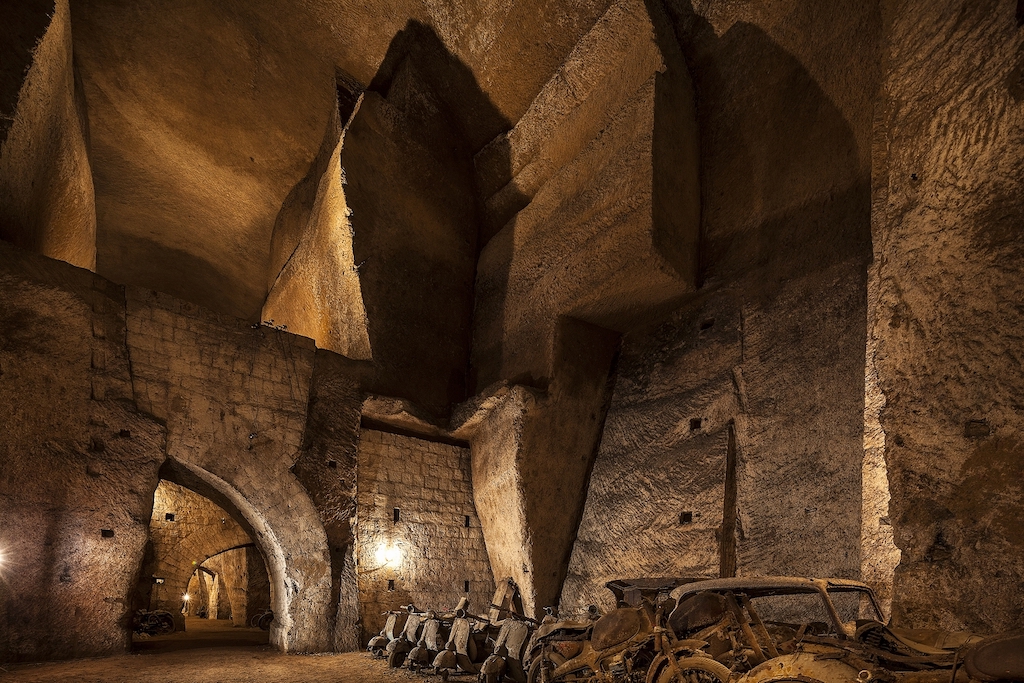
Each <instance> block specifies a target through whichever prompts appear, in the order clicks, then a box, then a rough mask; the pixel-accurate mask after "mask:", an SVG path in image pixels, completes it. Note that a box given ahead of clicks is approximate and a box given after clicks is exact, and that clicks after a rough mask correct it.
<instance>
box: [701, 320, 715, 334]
mask: <svg viewBox="0 0 1024 683" xmlns="http://www.w3.org/2000/svg"><path fill="white" fill-rule="evenodd" d="M714 326H715V319H714V318H708V319H707V320H705V321H704V322H702V323H701V324H700V331H701V332H704V331H706V330H710V329H711V328H712V327H714Z"/></svg>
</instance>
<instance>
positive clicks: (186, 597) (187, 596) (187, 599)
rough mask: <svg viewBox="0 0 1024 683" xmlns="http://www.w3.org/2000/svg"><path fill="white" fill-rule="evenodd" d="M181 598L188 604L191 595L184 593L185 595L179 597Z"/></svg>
mask: <svg viewBox="0 0 1024 683" xmlns="http://www.w3.org/2000/svg"><path fill="white" fill-rule="evenodd" d="M181 597H182V598H184V599H185V602H188V601H189V600H190V599H191V598H192V596H191V595H189V594H188V593H185V594H184V595H183V596H181Z"/></svg>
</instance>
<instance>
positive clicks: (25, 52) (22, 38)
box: [0, 0, 56, 145]
mask: <svg viewBox="0 0 1024 683" xmlns="http://www.w3.org/2000/svg"><path fill="white" fill-rule="evenodd" d="M55 11H56V8H55V3H54V0H31V1H30V2H25V1H24V0H19V1H18V2H5V3H2V4H0V145H2V144H3V143H4V141H5V140H6V139H7V133H8V131H9V130H10V129H11V125H12V124H13V123H14V113H15V110H16V109H17V106H18V94H19V93H20V92H21V87H22V86H23V85H24V84H25V78H26V77H27V76H28V70H29V68H30V67H31V66H32V53H33V51H34V50H35V47H36V45H37V44H38V43H39V41H40V40H42V39H43V36H44V35H45V34H46V29H47V28H48V27H49V26H50V18H51V17H52V16H53V14H54V12H55Z"/></svg>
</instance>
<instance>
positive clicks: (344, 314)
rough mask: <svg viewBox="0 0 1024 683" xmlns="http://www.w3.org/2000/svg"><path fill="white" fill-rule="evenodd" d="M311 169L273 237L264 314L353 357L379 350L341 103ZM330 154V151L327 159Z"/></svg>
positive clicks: (365, 356)
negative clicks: (347, 170) (351, 204)
mask: <svg viewBox="0 0 1024 683" xmlns="http://www.w3.org/2000/svg"><path fill="white" fill-rule="evenodd" d="M334 110H335V114H334V116H332V117H331V120H330V122H329V123H328V126H327V132H326V133H325V134H324V141H323V145H322V147H321V150H320V153H319V154H318V155H317V159H316V160H314V162H313V165H312V167H311V168H310V173H309V174H307V176H306V177H305V178H303V180H302V181H300V182H299V183H298V184H297V185H296V186H295V188H293V190H292V192H291V193H289V196H288V198H287V199H286V200H285V204H284V207H283V208H282V209H281V213H279V214H278V217H277V223H276V225H275V226H274V237H273V240H272V242H271V257H272V258H274V257H276V259H275V261H276V262H272V263H271V273H272V276H273V279H272V282H271V285H270V287H271V289H270V293H269V294H268V295H267V300H266V302H265V303H264V304H263V312H262V320H263V321H266V322H268V323H270V324H272V325H273V326H274V327H281V326H284V327H287V329H288V330H289V331H291V332H294V333H295V334H299V335H302V336H305V337H309V338H310V339H313V340H314V341H315V342H316V344H317V346H318V347H320V348H322V349H330V350H331V351H335V352H337V353H340V354H342V355H343V356H347V357H349V358H357V359H360V360H369V359H370V358H371V356H372V353H371V349H370V340H369V337H368V336H367V331H366V325H367V323H366V310H365V308H364V306H363V297H362V292H361V290H360V288H359V277H358V274H357V272H358V271H357V270H356V267H355V266H356V264H355V262H354V261H353V258H354V257H353V255H352V234H353V233H352V225H351V223H350V222H349V220H348V215H349V208H348V206H347V204H346V203H345V192H344V189H343V187H342V186H343V185H344V182H345V178H344V172H343V171H342V168H341V150H342V145H343V143H344V135H343V132H342V128H341V126H342V125H343V124H344V123H345V122H342V121H340V120H339V114H338V112H337V110H338V107H337V105H336V106H335V107H334ZM322 157H327V158H326V159H325V160H323V161H322V162H321V158H322Z"/></svg>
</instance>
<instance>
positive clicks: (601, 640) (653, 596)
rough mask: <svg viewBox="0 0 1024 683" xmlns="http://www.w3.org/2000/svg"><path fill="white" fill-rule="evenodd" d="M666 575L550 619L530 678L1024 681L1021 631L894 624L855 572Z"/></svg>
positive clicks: (682, 682)
mask: <svg viewBox="0 0 1024 683" xmlns="http://www.w3.org/2000/svg"><path fill="white" fill-rule="evenodd" d="M661 581H662V580H655V581H653V582H651V581H648V582H645V584H644V585H643V587H642V589H641V587H640V586H630V585H629V582H628V581H620V582H611V583H609V584H608V587H609V589H611V590H612V591H613V592H614V593H615V594H616V598H617V601H618V606H617V608H616V609H615V610H613V611H612V612H609V613H608V614H605V615H602V616H600V617H599V618H597V619H596V620H592V621H591V620H587V621H557V620H555V619H553V618H551V617H549V618H547V619H545V621H544V623H542V624H541V626H540V628H539V629H538V630H537V632H536V634H535V636H534V639H533V641H532V642H531V647H530V659H529V662H528V672H529V673H528V683H568V682H570V681H572V682H582V681H593V682H595V683H598V682H602V683H793V682H794V681H802V682H804V683H833V682H839V681H843V682H846V683H854V682H855V681H856V682H857V683H870V682H872V681H878V682H879V683H901V682H902V683H926V682H930V681H933V682H934V683H940V682H941V683H946V682H947V681H954V680H958V679H957V678H956V674H957V668H958V667H960V668H961V676H962V677H963V676H967V678H961V679H960V680H971V681H997V680H1001V681H1018V682H1019V681H1024V632H1022V633H1016V634H1004V635H1001V636H994V637H991V638H987V639H984V638H982V637H981V636H978V635H975V634H969V633H951V632H944V631H924V630H907V629H899V628H894V627H889V626H887V625H885V620H884V618H883V616H882V614H881V610H880V609H879V607H878V602H877V600H876V599H875V597H874V594H873V593H872V592H871V589H870V588H868V587H867V586H866V585H864V584H862V583H859V582H857V581H849V580H844V579H807V578H797V577H762V578H727V579H711V580H702V581H694V580H690V579H679V580H678V585H675V586H671V585H667V584H664V583H663V585H662V586H661V587H659V586H658V585H656V584H658V583H659V582H661Z"/></svg>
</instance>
